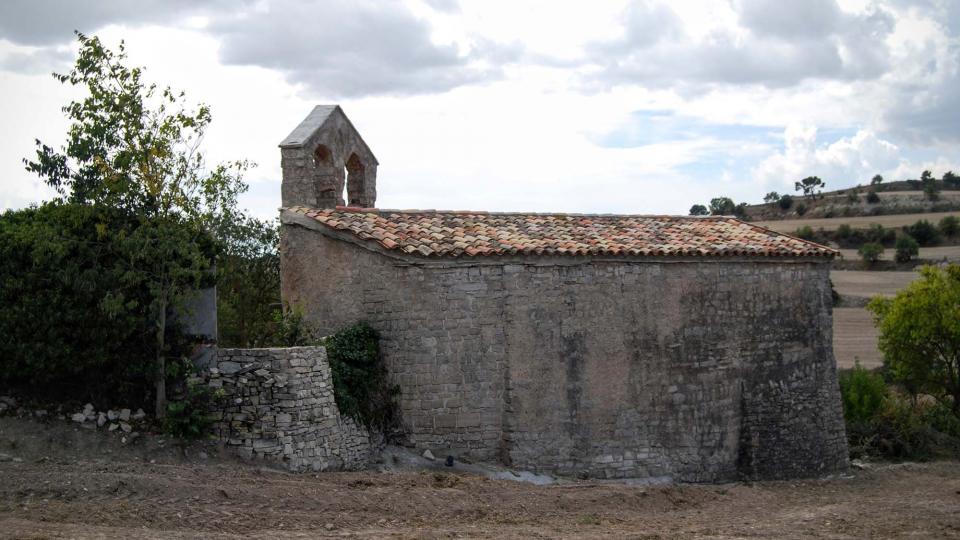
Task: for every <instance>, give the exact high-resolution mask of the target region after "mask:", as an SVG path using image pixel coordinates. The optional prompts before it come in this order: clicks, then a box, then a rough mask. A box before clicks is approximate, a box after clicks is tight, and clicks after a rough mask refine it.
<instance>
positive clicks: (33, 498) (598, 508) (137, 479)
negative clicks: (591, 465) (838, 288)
mask: <svg viewBox="0 0 960 540" xmlns="http://www.w3.org/2000/svg"><path fill="white" fill-rule="evenodd" d="M98 437H99V438H101V439H102V438H103V435H102V434H97V433H94V432H89V431H86V430H79V429H77V428H74V427H72V426H70V425H67V424H66V423H65V422H56V421H55V422H52V423H51V424H49V425H39V424H35V423H33V422H31V421H27V420H18V419H11V418H4V419H0V452H3V453H6V454H7V455H8V457H9V456H15V457H16V456H18V457H16V459H19V460H21V461H19V462H18V461H13V460H12V459H9V460H7V461H3V462H0V537H2V538H33V539H40V538H111V539H112V538H249V537H256V538H318V537H356V538H460V537H470V538H560V537H564V538H601V537H605V538H608V537H613V538H894V537H912V538H960V463H958V462H936V463H928V464H902V465H882V466H877V467H876V468H872V469H869V470H866V471H854V472H853V473H851V474H850V475H844V476H841V477H833V478H828V479H812V480H800V481H784V482H760V483H753V484H744V483H736V484H726V485H671V486H656V487H651V486H646V487H644V486H636V485H633V486H631V485H625V484H623V483H602V482H596V481H594V482H576V483H569V484H564V485H554V486H534V485H530V484H522V483H517V482H510V481H497V480H488V479H484V478H481V477H477V476H472V475H453V474H444V473H437V472H429V473H378V472H355V473H322V474H318V475H310V474H308V475H293V474H287V473H282V472H278V471H272V470H267V469H263V468H256V466H255V465H250V464H242V463H238V462H235V461H231V460H227V459H222V458H221V459H215V458H211V459H210V460H208V461H205V462H199V461H196V460H191V459H189V458H183V457H182V456H180V457H177V456H175V455H172V454H170V453H169V452H166V453H165V452H159V451H156V450H155V449H154V447H153V446H151V444H152V443H151V440H150V436H146V437H144V438H142V439H140V440H138V442H137V443H136V444H135V445H134V446H133V447H126V448H123V449H120V448H117V447H116V446H115V445H111V444H103V443H102V442H100V441H97V440H95V439H96V438H98ZM63 440H68V441H70V444H67V445H64V444H62V441H63ZM138 445H139V446H138ZM11 447H12V448H11ZM108 449H109V450H111V453H109V454H107V453H105V452H106V450H108ZM151 460H153V461H154V462H153V463H151Z"/></svg>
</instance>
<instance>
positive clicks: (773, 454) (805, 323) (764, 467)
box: [281, 222, 847, 481]
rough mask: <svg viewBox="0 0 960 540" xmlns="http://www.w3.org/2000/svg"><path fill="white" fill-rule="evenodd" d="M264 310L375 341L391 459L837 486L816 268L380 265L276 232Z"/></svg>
mask: <svg viewBox="0 0 960 540" xmlns="http://www.w3.org/2000/svg"><path fill="white" fill-rule="evenodd" d="M281 275H282V287H283V295H284V300H285V301H287V302H289V303H291V304H292V305H297V306H300V307H301V308H302V309H303V310H304V315H305V317H306V319H307V320H309V321H311V322H313V323H316V324H318V325H319V326H320V328H321V330H322V331H324V332H332V331H336V330H338V329H339V328H342V327H345V326H347V325H349V324H352V323H354V322H356V321H359V320H366V321H368V322H369V323H370V324H371V325H372V326H373V327H374V328H376V329H377V330H378V331H379V332H380V335H381V351H382V352H383V355H384V359H385V361H386V363H387V366H388V369H389V371H390V374H391V377H392V378H393V380H394V382H396V383H397V384H398V385H399V386H400V389H401V395H400V406H401V413H402V417H403V424H404V428H405V430H406V433H407V437H408V442H409V443H410V444H412V445H414V446H416V447H418V448H422V449H430V450H432V452H433V453H434V454H436V455H444V454H453V455H457V454H461V455H469V456H471V457H473V458H476V459H481V460H498V461H501V462H503V463H506V464H509V465H512V466H515V467H519V468H523V469H528V470H533V471H538V472H550V473H559V474H567V475H579V476H586V477H599V478H615V477H647V476H670V477H673V478H675V479H678V480H685V481H722V480H730V479H735V478H738V477H752V478H781V477H782V478H786V477H796V476H809V475H816V474H823V473H828V472H832V471H837V470H842V469H844V468H846V466H847V448H846V438H845V434H844V425H843V418H842V412H841V407H840V400H839V391H838V386H837V378H836V370H835V362H834V358H833V352H832V346H831V339H832V330H831V324H832V323H831V319H832V317H831V301H830V286H829V265H828V264H823V263H821V262H813V261H799V260H756V259H753V260H750V259H741V260H728V259H712V260H702V259H701V260H690V259H686V260H665V259H662V258H659V259H658V258H650V259H645V260H629V259H620V260H598V259H591V258H587V257H583V258H577V259H572V258H554V259H549V258H546V257H526V258H522V259H514V260H501V261H498V260H496V259H492V258H490V259H487V258H484V259H479V258H478V259H477V260H466V261H464V260H450V261H426V262H421V261H416V260H411V259H402V258H392V257H389V256H387V255H384V254H381V253H376V252H373V251H370V250H368V249H365V248H364V247H361V246H358V245H356V244H354V243H351V242H349V241H346V240H342V239H339V238H331V237H330V236H327V234H325V233H322V232H319V231H316V230H313V229H308V228H306V227H303V226H300V225H298V224H295V223H289V222H288V224H287V225H285V226H284V227H283V230H282V241H281Z"/></svg>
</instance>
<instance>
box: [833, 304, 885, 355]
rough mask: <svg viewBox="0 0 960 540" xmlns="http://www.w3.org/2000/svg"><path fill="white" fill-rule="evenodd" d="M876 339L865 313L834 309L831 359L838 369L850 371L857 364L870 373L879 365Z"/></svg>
mask: <svg viewBox="0 0 960 540" xmlns="http://www.w3.org/2000/svg"><path fill="white" fill-rule="evenodd" d="M877 335H878V334H877V329H876V327H874V326H873V318H872V316H871V314H870V312H868V311H867V310H866V309H863V308H834V310H833V356H834V358H836V360H837V366H838V367H840V368H852V367H853V366H854V365H855V364H856V363H857V362H860V365H862V366H863V367H865V368H871V369H872V368H877V367H880V366H881V365H883V356H882V355H881V354H880V350H879V349H878V348H877Z"/></svg>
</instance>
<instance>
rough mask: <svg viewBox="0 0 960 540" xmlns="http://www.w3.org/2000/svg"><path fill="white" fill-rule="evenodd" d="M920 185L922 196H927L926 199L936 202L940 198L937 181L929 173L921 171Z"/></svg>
mask: <svg viewBox="0 0 960 540" xmlns="http://www.w3.org/2000/svg"><path fill="white" fill-rule="evenodd" d="M920 185H921V186H922V187H923V194H924V195H926V196H927V199H930V200H931V201H936V200H937V199H939V198H940V186H938V185H937V180H936V179H935V178H934V177H933V173H931V172H930V171H923V174H921V175H920Z"/></svg>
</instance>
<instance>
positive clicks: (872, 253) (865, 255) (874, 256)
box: [857, 242, 883, 263]
mask: <svg viewBox="0 0 960 540" xmlns="http://www.w3.org/2000/svg"><path fill="white" fill-rule="evenodd" d="M857 254H858V255H860V258H861V259H863V261H864V262H867V263H875V262H877V261H879V260H880V256H881V255H883V246H882V245H880V244H877V243H876V242H867V243H866V244H864V245H862V246H860V249H858V250H857Z"/></svg>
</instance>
